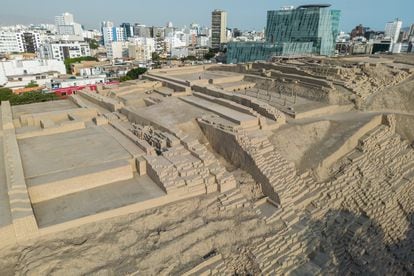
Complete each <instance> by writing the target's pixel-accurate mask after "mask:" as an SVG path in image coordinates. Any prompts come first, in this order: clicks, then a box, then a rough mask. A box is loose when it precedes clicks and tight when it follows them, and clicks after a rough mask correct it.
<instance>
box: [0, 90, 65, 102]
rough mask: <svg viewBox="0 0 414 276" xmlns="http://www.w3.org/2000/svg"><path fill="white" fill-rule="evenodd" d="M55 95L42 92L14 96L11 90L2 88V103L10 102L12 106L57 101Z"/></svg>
mask: <svg viewBox="0 0 414 276" xmlns="http://www.w3.org/2000/svg"><path fill="white" fill-rule="evenodd" d="M57 99H58V97H57V96H56V95H55V94H54V93H47V94H45V93H42V92H40V91H35V92H26V93H22V94H19V95H17V94H14V93H13V91H12V90H11V89H9V88H0V101H10V104H11V105H19V104H30V103H38V102H46V101H53V100H57Z"/></svg>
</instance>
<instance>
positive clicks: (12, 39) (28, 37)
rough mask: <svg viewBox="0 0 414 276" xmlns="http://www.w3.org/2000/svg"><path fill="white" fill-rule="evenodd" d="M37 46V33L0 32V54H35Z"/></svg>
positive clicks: (38, 39) (38, 43)
mask: <svg viewBox="0 0 414 276" xmlns="http://www.w3.org/2000/svg"><path fill="white" fill-rule="evenodd" d="M39 46H40V34H39V33H37V32H33V31H24V32H0V53H13V52H16V53H23V52H26V53H35V52H37V49H38V48H39Z"/></svg>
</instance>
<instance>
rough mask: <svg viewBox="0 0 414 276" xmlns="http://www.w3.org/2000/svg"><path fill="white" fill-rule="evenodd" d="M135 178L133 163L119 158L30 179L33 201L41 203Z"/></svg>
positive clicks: (30, 191) (28, 181)
mask: <svg viewBox="0 0 414 276" xmlns="http://www.w3.org/2000/svg"><path fill="white" fill-rule="evenodd" d="M132 178H133V173H132V167H131V163H130V162H129V161H128V160H118V161H114V162H110V163H103V164H100V165H97V166H92V167H82V168H78V169H75V170H72V171H63V172H59V173H55V174H49V175H44V176H39V177H35V178H32V179H28V180H27V183H28V184H29V185H30V187H29V194H30V199H31V202H32V203H40V202H44V201H47V200H51V199H54V198H57V197H61V196H65V195H68V194H72V193H77V192H82V191H86V190H89V189H93V188H96V187H100V186H104V185H107V184H111V183H114V182H118V181H123V180H128V179H132Z"/></svg>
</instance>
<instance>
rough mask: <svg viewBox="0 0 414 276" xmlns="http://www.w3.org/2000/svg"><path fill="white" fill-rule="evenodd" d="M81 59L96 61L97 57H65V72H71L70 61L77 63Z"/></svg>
mask: <svg viewBox="0 0 414 276" xmlns="http://www.w3.org/2000/svg"><path fill="white" fill-rule="evenodd" d="M81 61H98V59H97V58H94V57H89V56H87V57H77V58H67V59H65V62H64V63H65V67H66V73H68V74H72V68H70V66H71V64H72V63H78V62H81Z"/></svg>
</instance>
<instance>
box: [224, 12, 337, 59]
mask: <svg viewBox="0 0 414 276" xmlns="http://www.w3.org/2000/svg"><path fill="white" fill-rule="evenodd" d="M329 7H330V5H303V6H299V7H297V8H295V9H293V8H290V9H282V10H277V11H268V12H267V26H266V33H265V42H232V43H229V44H228V49H227V63H238V62H248V61H255V60H268V59H270V58H271V57H274V56H282V57H292V56H303V55H312V54H314V55H324V56H332V55H333V54H334V53H335V39H336V36H337V35H338V33H339V17H340V11H339V10H330V9H329Z"/></svg>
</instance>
